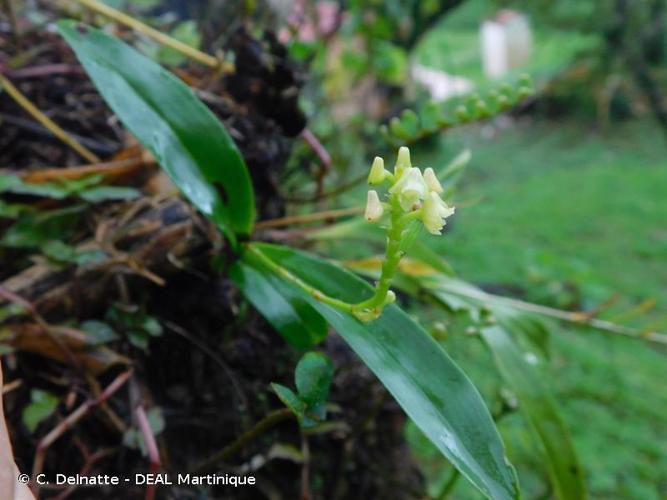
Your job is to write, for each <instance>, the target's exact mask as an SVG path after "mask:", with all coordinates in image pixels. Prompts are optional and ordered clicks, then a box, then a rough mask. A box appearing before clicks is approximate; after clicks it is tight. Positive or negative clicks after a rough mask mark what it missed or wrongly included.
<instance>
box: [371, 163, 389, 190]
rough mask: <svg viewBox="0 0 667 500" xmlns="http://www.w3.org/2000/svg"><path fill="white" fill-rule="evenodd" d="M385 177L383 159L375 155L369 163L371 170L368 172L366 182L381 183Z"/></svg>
mask: <svg viewBox="0 0 667 500" xmlns="http://www.w3.org/2000/svg"><path fill="white" fill-rule="evenodd" d="M386 177H387V171H386V170H385V169H384V160H383V159H382V158H380V157H379V156H376V157H375V159H374V160H373V164H372V165H371V171H370V173H369V174H368V183H369V184H370V185H376V184H381V183H382V181H384V180H385V178H386Z"/></svg>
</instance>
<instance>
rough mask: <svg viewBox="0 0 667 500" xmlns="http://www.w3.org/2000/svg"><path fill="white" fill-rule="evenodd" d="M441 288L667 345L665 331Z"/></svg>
mask: <svg viewBox="0 0 667 500" xmlns="http://www.w3.org/2000/svg"><path fill="white" fill-rule="evenodd" d="M439 288H441V289H443V290H446V291H447V292H449V293H453V294H455V295H459V296H461V297H467V298H471V299H474V300H479V301H481V302H487V303H492V304H493V303H495V304H497V305H504V306H507V307H511V308H513V309H517V310H520V311H525V312H530V313H535V314H540V315H542V316H547V317H549V318H554V319H558V320H561V321H567V322H569V323H575V324H578V325H583V326H589V327H591V328H594V329H596V330H602V331H605V332H610V333H616V334H618V335H624V336H626V337H630V338H634V339H637V340H648V341H650V342H655V343H658V344H664V345H667V334H665V333H659V332H651V331H649V332H642V331H640V330H637V329H635V328H631V327H628V326H623V325H618V324H616V323H612V322H611V321H605V320H603V319H598V318H592V317H590V315H589V314H587V313H586V312H582V311H575V312H572V311H563V310H562V309H556V308H554V307H549V306H543V305H540V304H533V303H531V302H524V301H523V300H519V299H513V298H509V297H501V296H499V295H493V294H490V293H487V292H484V291H482V290H474V289H470V290H468V289H466V290H465V291H464V290H459V289H458V288H453V287H448V286H447V285H443V284H441V285H439Z"/></svg>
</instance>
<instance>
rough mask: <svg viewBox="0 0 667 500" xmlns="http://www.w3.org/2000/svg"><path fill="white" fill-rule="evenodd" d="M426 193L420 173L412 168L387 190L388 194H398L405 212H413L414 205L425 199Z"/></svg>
mask: <svg viewBox="0 0 667 500" xmlns="http://www.w3.org/2000/svg"><path fill="white" fill-rule="evenodd" d="M427 191H428V189H427V187H426V183H425V182H424V178H423V177H422V173H421V171H420V170H419V169H418V168H414V167H412V168H409V169H408V170H407V171H406V172H405V173H404V174H403V175H402V176H401V178H400V179H399V180H398V182H397V183H396V184H394V185H393V186H392V187H391V188H390V189H389V192H390V193H392V194H398V200H399V201H400V203H401V207H402V208H403V210H405V211H406V212H409V211H411V210H413V208H414V206H415V205H416V204H418V203H419V202H420V201H421V200H423V199H424V198H426V194H427Z"/></svg>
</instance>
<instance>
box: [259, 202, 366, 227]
mask: <svg viewBox="0 0 667 500" xmlns="http://www.w3.org/2000/svg"><path fill="white" fill-rule="evenodd" d="M363 212H364V208H363V207H353V208H341V209H339V210H327V211H324V212H316V213H314V214H306V215H290V216H288V217H280V218H278V219H268V220H263V221H259V222H258V223H257V224H255V227H256V228H257V229H266V228H271V227H282V226H290V225H292V224H305V223H308V222H318V221H321V220H334V219H338V218H340V217H347V216H348V215H357V214H361V213H363Z"/></svg>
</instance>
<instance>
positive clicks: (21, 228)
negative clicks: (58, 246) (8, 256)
mask: <svg viewBox="0 0 667 500" xmlns="http://www.w3.org/2000/svg"><path fill="white" fill-rule="evenodd" d="M84 209H85V207H84V206H81V205H76V206H72V207H67V208H60V209H57V210H45V211H43V212H34V213H33V212H30V213H27V214H25V215H23V216H21V217H20V218H19V219H18V220H17V221H16V222H15V223H14V224H12V226H11V227H9V229H7V231H5V234H4V235H3V237H2V239H1V240H0V245H2V246H6V247H13V248H33V247H41V246H43V245H47V244H49V243H50V242H53V241H57V240H60V239H62V238H65V237H67V235H68V234H70V233H71V232H72V230H73V229H74V227H75V225H76V224H77V222H78V221H79V219H80V217H81V216H82V215H83V211H84Z"/></svg>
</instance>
